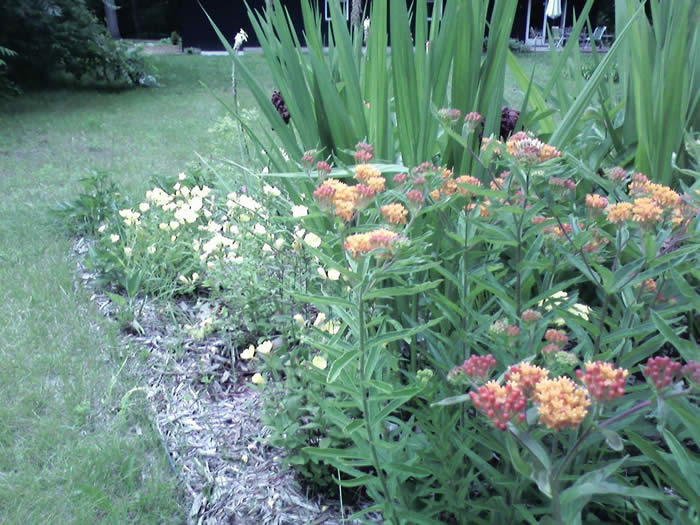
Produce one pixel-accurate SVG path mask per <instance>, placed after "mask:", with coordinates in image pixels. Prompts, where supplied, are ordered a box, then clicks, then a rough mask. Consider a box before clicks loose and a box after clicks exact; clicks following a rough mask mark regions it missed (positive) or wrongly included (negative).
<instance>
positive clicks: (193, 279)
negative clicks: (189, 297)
mask: <svg viewBox="0 0 700 525" xmlns="http://www.w3.org/2000/svg"><path fill="white" fill-rule="evenodd" d="M197 279H199V274H198V273H197V272H194V273H193V274H192V282H195V281H196V280H197Z"/></svg>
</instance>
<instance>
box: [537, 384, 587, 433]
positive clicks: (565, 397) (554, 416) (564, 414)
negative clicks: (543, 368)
mask: <svg viewBox="0 0 700 525" xmlns="http://www.w3.org/2000/svg"><path fill="white" fill-rule="evenodd" d="M534 399H535V401H536V402H537V403H539V404H538V406H537V413H538V414H539V416H540V423H542V424H544V425H546V426H547V428H553V429H554V430H559V429H561V428H564V427H567V426H568V427H571V428H576V427H577V426H579V425H580V424H581V422H582V421H583V420H584V418H585V417H586V415H587V414H588V407H589V406H590V404H591V401H590V400H589V399H588V397H587V396H586V391H585V390H584V389H583V388H581V387H579V386H576V383H574V382H573V381H572V380H571V379H569V378H568V377H564V376H562V377H557V378H555V379H543V380H541V381H540V382H538V383H537V384H536V385H535V396H534Z"/></svg>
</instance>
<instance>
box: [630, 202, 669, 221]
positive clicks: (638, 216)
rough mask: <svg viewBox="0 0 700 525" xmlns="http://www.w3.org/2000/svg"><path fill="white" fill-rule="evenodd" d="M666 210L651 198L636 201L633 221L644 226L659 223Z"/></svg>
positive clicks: (633, 207)
mask: <svg viewBox="0 0 700 525" xmlns="http://www.w3.org/2000/svg"><path fill="white" fill-rule="evenodd" d="M663 213H664V210H663V208H661V206H659V205H658V204H656V202H654V200H653V199H650V198H649V197H642V198H640V199H635V200H634V202H633V203H632V220H633V221H634V222H639V223H643V224H651V223H655V222H659V220H661V216H662V215H663Z"/></svg>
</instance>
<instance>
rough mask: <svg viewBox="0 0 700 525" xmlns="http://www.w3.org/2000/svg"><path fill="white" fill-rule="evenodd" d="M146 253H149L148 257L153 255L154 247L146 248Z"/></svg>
mask: <svg viewBox="0 0 700 525" xmlns="http://www.w3.org/2000/svg"><path fill="white" fill-rule="evenodd" d="M146 251H147V252H148V253H149V255H153V254H154V253H156V247H155V245H153V244H151V245H150V246H149V247H148V248H146Z"/></svg>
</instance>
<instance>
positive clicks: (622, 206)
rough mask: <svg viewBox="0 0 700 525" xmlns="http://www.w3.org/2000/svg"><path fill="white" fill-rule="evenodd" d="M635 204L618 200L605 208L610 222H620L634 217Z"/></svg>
mask: <svg viewBox="0 0 700 525" xmlns="http://www.w3.org/2000/svg"><path fill="white" fill-rule="evenodd" d="M633 208H634V205H633V204H632V203H631V202H618V203H617V204H611V205H610V206H608V207H607V208H606V209H605V214H606V216H607V218H608V222H611V223H613V224H619V223H621V222H625V221H627V220H629V219H631V218H632V210H633Z"/></svg>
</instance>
